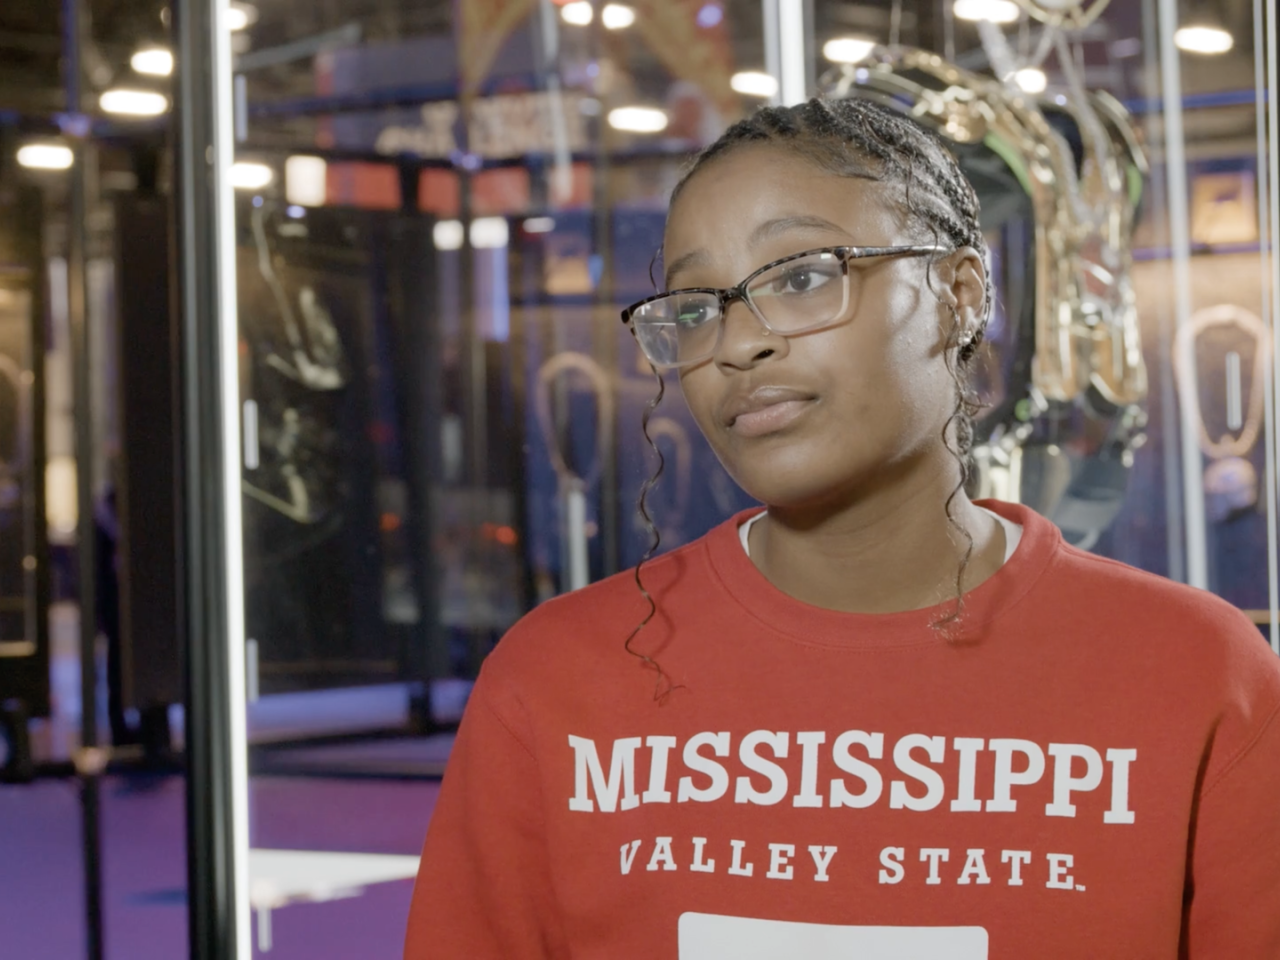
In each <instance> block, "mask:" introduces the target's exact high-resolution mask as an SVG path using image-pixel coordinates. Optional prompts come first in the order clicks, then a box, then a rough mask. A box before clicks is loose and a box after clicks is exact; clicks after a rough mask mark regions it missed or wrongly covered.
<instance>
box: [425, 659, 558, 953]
mask: <svg viewBox="0 0 1280 960" xmlns="http://www.w3.org/2000/svg"><path fill="white" fill-rule="evenodd" d="M486 679H487V678H486V677H485V676H484V674H483V673H482V674H481V678H480V680H479V681H478V682H477V684H476V688H475V690H474V691H473V693H472V696H471V699H470V701H469V702H468V705H467V710H466V714H465V716H464V717H463V720H462V725H461V727H460V728H459V731H458V737H457V740H456V742H455V744H454V747H453V751H452V754H451V756H450V759H449V765H448V767H447V769H446V772H445V776H444V783H443V786H442V788H441V792H440V797H439V800H438V802H437V804H436V808H435V812H434V813H433V814H432V817H431V823H430V826H429V827H428V829H427V839H426V843H425V845H424V848H423V852H422V864H421V866H420V867H419V870H418V879H417V882H416V884H415V885H414V890H413V902H412V905H411V906H410V910H409V927H408V933H407V935H406V941H405V953H404V955H405V960H552V958H561V957H566V956H568V950H567V948H566V947H565V944H564V937H563V934H562V932H561V926H560V922H559V917H558V915H557V911H556V904H555V901H554V896H553V894H552V889H551V878H550V871H549V867H548V862H547V844H546V835H545V828H544V824H543V819H542V810H541V807H540V804H541V800H540V797H541V793H540V790H539V778H538V770H537V763H536V761H535V759H534V756H533V754H532V753H531V752H530V750H529V748H528V747H527V746H526V745H525V744H524V743H523V742H522V741H521V740H520V739H519V738H518V737H517V736H516V735H515V733H513V732H512V727H511V725H510V724H509V721H507V720H505V719H504V718H503V717H502V716H500V715H499V713H498V712H497V709H496V707H495V704H494V703H493V700H492V699H491V697H492V691H491V690H490V685H489V684H486V682H485V681H486Z"/></svg>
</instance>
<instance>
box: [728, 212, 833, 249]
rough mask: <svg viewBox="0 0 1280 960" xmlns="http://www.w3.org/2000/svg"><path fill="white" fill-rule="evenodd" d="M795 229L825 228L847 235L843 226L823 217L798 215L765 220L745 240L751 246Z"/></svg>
mask: <svg viewBox="0 0 1280 960" xmlns="http://www.w3.org/2000/svg"><path fill="white" fill-rule="evenodd" d="M796 229H809V230H814V229H817V230H826V231H828V232H833V233H839V234H843V235H844V236H846V237H848V236H849V233H848V231H846V230H845V229H844V227H842V226H840V225H839V224H837V223H832V222H831V221H830V220H827V219H825V218H824V217H815V216H811V215H800V216H794V217H778V218H776V219H774V220H766V221H765V222H764V223H762V224H760V225H759V226H758V227H756V228H755V229H754V230H752V231H751V236H750V237H748V238H747V242H748V243H749V244H751V245H752V246H755V245H757V244H759V243H762V242H764V241H765V240H771V239H773V238H774V237H776V236H778V235H779V234H782V233H786V232H787V231H788V230H796Z"/></svg>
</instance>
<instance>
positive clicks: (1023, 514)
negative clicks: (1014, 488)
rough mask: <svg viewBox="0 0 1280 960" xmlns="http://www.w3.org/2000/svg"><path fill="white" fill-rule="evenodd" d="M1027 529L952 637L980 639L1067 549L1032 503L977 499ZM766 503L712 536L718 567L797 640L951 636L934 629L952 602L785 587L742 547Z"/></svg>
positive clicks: (834, 642)
mask: <svg viewBox="0 0 1280 960" xmlns="http://www.w3.org/2000/svg"><path fill="white" fill-rule="evenodd" d="M978 504H979V505H980V506H983V507H986V508H987V509H988V510H991V511H993V512H995V513H998V514H999V515H1000V516H1002V517H1005V518H1006V519H1008V520H1012V521H1013V522H1014V523H1016V524H1018V525H1020V526H1021V527H1022V541H1021V543H1019V544H1018V549H1017V550H1016V551H1015V552H1014V555H1013V556H1012V557H1011V558H1010V559H1009V560H1008V562H1006V563H1005V564H1004V565H1003V566H1001V567H1000V569H999V570H997V571H996V572H995V573H994V574H992V576H991V577H989V578H988V579H987V580H985V581H983V582H982V583H981V584H979V585H978V586H977V587H975V588H974V589H973V590H970V591H968V592H967V593H966V594H965V595H964V613H963V615H962V618H961V621H960V624H959V625H958V626H957V627H955V628H953V630H952V632H951V636H952V637H954V638H955V639H957V640H961V641H974V640H980V639H982V637H983V636H984V635H985V634H986V633H987V632H988V628H989V626H990V625H991V623H992V621H994V620H995V619H997V618H998V617H1000V616H1003V615H1004V614H1006V613H1007V612H1008V611H1010V610H1011V609H1012V608H1013V607H1014V606H1015V605H1016V604H1018V603H1019V601H1021V600H1022V599H1023V597H1024V596H1025V595H1026V594H1027V592H1028V591H1029V590H1030V589H1031V587H1032V586H1033V585H1034V584H1035V582H1036V581H1037V580H1038V579H1039V578H1040V576H1041V574H1043V573H1044V571H1045V569H1046V568H1047V567H1048V565H1049V563H1050V562H1051V561H1052V560H1053V558H1054V556H1055V554H1056V553H1057V552H1058V551H1059V550H1060V549H1061V547H1062V535H1061V533H1059V531H1058V528H1057V527H1056V526H1054V525H1053V523H1051V522H1050V521H1049V520H1046V519H1045V518H1044V517H1042V516H1040V515H1039V514H1038V513H1036V512H1035V511H1034V510H1031V509H1030V508H1029V507H1025V506H1022V505H1019V504H1011V503H1004V502H1002V501H998V500H982V501H978ZM759 512H760V510H759V509H755V510H745V511H743V512H742V513H739V514H738V515H737V516H735V517H732V518H730V519H729V520H727V521H726V522H725V523H723V524H721V525H720V526H718V527H716V528H714V529H713V530H712V531H711V532H710V533H708V535H707V539H706V544H707V550H708V553H709V555H710V559H711V565H712V569H713V571H714V572H715V575H716V576H717V578H718V579H719V580H720V582H721V584H722V585H723V586H724V589H725V590H726V591H727V592H728V593H729V594H730V595H731V596H732V597H733V599H734V600H735V601H737V603H738V604H739V605H740V606H741V607H743V608H744V609H745V610H746V611H747V612H748V613H749V614H751V615H752V616H754V617H755V618H756V619H758V620H760V621H761V622H763V623H764V624H766V625H767V626H769V627H771V628H772V629H774V630H776V631H778V632H779V633H783V634H786V635H788V636H790V637H793V638H795V639H798V640H802V641H805V642H808V643H816V644H821V645H826V646H844V647H848V646H856V647H884V646H899V645H901V646H911V645H919V644H930V643H942V642H946V637H945V636H944V635H943V634H942V632H941V631H939V630H938V629H937V628H935V627H933V626H932V625H933V624H934V623H937V622H938V621H939V620H941V619H942V618H943V617H945V616H947V615H948V613H950V608H951V602H950V601H948V602H946V603H942V604H939V605H938V606H934V607H925V608H923V609H920V610H908V611H904V612H902V613H875V614H867V613H844V612H842V611H838V610H828V609H826V608H824V607H816V606H813V605H811V604H808V603H805V602H803V601H801V600H797V599H796V598H794V597H792V596H790V595H789V594H786V593H783V592H782V591H781V590H779V589H778V588H777V587H775V586H774V585H773V584H772V583H770V582H769V580H768V579H767V578H766V577H765V576H764V574H762V573H761V572H760V571H759V570H757V569H756V566H755V564H754V563H752V562H751V558H750V557H748V556H747V555H746V553H745V552H744V551H743V549H742V543H741V541H740V540H739V538H738V526H739V524H741V523H743V522H744V521H745V520H747V519H749V518H750V517H751V516H753V515H754V514H757V513H759Z"/></svg>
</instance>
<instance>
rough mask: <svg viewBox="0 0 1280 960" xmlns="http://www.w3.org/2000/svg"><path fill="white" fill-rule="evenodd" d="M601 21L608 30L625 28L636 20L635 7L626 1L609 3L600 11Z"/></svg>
mask: <svg viewBox="0 0 1280 960" xmlns="http://www.w3.org/2000/svg"><path fill="white" fill-rule="evenodd" d="M600 22H601V23H603V24H604V28H605V29H606V30H625V29H627V27H629V26H631V25H632V24H633V23H635V22H636V11H635V8H634V7H628V6H627V5H626V4H625V3H607V4H605V7H604V9H603V10H601V11H600Z"/></svg>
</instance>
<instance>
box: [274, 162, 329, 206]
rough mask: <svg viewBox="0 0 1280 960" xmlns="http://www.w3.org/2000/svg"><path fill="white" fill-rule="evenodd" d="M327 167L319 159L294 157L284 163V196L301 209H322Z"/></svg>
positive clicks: (325, 192) (324, 197)
mask: <svg viewBox="0 0 1280 960" xmlns="http://www.w3.org/2000/svg"><path fill="white" fill-rule="evenodd" d="M328 171H329V166H328V164H326V163H325V162H324V160H323V159H321V158H320V157H308V156H301V155H299V156H294V157H289V158H288V159H287V160H285V162H284V196H285V199H286V200H288V201H289V202H290V203H294V204H297V205H298V206H301V207H323V206H324V203H325V199H326V197H327V194H328V191H327V187H328V179H329V178H328Z"/></svg>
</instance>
